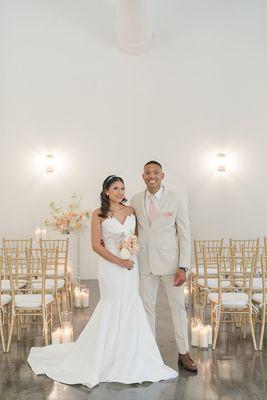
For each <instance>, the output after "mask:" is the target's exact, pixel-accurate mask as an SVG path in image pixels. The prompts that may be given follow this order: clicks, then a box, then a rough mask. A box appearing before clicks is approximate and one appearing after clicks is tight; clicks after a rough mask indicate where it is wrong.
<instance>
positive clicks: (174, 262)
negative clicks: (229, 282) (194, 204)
mask: <svg viewBox="0 0 267 400" xmlns="http://www.w3.org/2000/svg"><path fill="white" fill-rule="evenodd" d="M145 194H146V192H145V191H143V192H141V193H138V194H136V195H135V196H134V197H133V198H132V200H131V205H132V206H133V208H134V209H135V212H136V217H137V223H138V225H137V226H138V236H139V239H140V240H142V242H143V243H144V246H145V250H144V252H143V253H142V254H140V255H139V261H140V273H141V274H146V275H148V274H150V273H152V274H154V275H170V274H174V273H175V272H176V270H177V267H178V266H181V267H182V266H185V267H189V266H190V251H191V237H190V227H189V219H188V212H187V201H186V199H185V197H181V196H179V195H178V194H177V193H175V192H171V191H169V190H167V189H165V188H164V190H163V193H162V196H161V199H160V203H159V206H158V210H157V216H156V217H155V219H154V220H153V222H152V224H151V225H150V223H149V220H148V217H147V213H146V209H145Z"/></svg>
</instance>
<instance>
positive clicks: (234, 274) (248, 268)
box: [209, 255, 257, 350]
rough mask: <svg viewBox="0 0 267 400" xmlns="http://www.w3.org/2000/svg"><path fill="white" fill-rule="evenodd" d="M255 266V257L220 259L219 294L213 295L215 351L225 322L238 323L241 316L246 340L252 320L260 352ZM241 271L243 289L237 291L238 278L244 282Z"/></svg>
mask: <svg viewBox="0 0 267 400" xmlns="http://www.w3.org/2000/svg"><path fill="white" fill-rule="evenodd" d="M255 265H256V258H255V257H254V258H253V257H252V258H251V257H250V258H245V257H241V258H240V257H236V256H228V257H225V256H223V257H222V256H219V255H218V256H217V266H218V292H217V293H210V294H209V300H210V303H211V322H212V326H213V330H214V335H213V346H212V348H213V350H214V349H215V348H216V343H217V338H218V333H219V327H220V324H221V323H222V322H223V323H235V324H236V321H237V319H238V318H237V317H238V316H239V317H240V318H241V324H242V330H243V338H244V339H245V338H246V328H247V319H248V320H249V324H250V329H251V335H252V340H253V345H254V349H255V350H257V344H256V339H255V332H254V320H253V314H254V307H253V304H252V294H253V277H254V273H255ZM240 271H241V272H242V282H243V286H242V287H239V288H238V289H237V288H236V279H238V280H240ZM224 281H229V282H230V289H228V291H227V292H225V291H224V289H223V282H224ZM229 314H230V315H233V316H234V319H233V320H232V319H229V318H228V316H229ZM224 317H227V319H226V318H224Z"/></svg>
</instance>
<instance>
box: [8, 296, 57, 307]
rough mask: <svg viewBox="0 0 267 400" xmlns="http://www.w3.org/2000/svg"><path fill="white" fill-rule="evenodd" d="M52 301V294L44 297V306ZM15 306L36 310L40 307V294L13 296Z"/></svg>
mask: <svg viewBox="0 0 267 400" xmlns="http://www.w3.org/2000/svg"><path fill="white" fill-rule="evenodd" d="M53 300H54V297H53V295H52V294H46V295H45V304H49V303H51V302H52V301H53ZM15 306H16V307H18V308H38V307H41V306H42V296H41V295H40V294H17V295H16V296H15Z"/></svg>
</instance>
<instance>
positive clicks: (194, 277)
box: [190, 239, 223, 303]
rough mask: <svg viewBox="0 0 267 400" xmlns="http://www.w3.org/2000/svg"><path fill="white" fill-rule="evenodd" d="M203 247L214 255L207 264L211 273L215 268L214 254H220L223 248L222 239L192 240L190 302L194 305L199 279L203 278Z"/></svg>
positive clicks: (197, 295)
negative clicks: (193, 260) (193, 258)
mask: <svg viewBox="0 0 267 400" xmlns="http://www.w3.org/2000/svg"><path fill="white" fill-rule="evenodd" d="M203 246H204V247H205V249H206V250H207V251H209V253H210V254H212V253H213V254H214V255H215V258H214V257H213V260H212V261H211V260H210V262H209V266H208V267H207V268H208V272H211V273H213V272H214V270H216V268H217V263H216V254H217V253H218V252H220V251H221V250H220V249H221V248H222V246H223V239H218V240H196V239H194V253H195V267H194V268H192V270H191V280H190V282H191V284H190V286H191V295H192V301H193V303H195V302H196V301H197V302H198V301H199V300H200V299H199V287H200V286H199V279H203V278H204V258H203Z"/></svg>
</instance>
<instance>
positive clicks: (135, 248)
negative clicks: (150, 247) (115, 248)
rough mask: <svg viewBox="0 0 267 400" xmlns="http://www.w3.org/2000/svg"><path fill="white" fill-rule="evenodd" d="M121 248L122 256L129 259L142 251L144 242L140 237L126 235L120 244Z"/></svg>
mask: <svg viewBox="0 0 267 400" xmlns="http://www.w3.org/2000/svg"><path fill="white" fill-rule="evenodd" d="M119 250H120V258H122V259H124V260H128V259H130V258H131V257H132V256H135V255H137V254H139V253H140V252H141V250H142V244H141V242H140V240H138V237H137V236H136V235H133V234H132V235H129V236H127V237H124V240H123V241H122V242H121V243H120V244H119Z"/></svg>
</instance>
